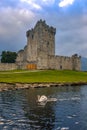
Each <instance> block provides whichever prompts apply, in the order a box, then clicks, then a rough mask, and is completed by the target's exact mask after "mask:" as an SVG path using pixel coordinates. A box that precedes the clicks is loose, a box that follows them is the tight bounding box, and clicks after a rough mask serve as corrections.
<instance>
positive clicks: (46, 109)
mask: <svg viewBox="0 0 87 130" xmlns="http://www.w3.org/2000/svg"><path fill="white" fill-rule="evenodd" d="M38 94H39V95H43V94H44V95H46V96H48V97H49V98H57V99H58V100H57V101H55V102H47V103H46V104H38V103H37V95H38ZM0 130H87V86H86V85H85V86H73V87H66V86H64V87H53V88H38V89H25V90H17V91H7V92H6V91H5V92H0Z"/></svg>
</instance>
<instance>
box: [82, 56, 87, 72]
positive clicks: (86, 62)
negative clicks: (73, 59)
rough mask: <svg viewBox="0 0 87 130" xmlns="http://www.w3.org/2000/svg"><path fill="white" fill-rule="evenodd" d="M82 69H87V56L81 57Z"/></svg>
mask: <svg viewBox="0 0 87 130" xmlns="http://www.w3.org/2000/svg"><path fill="white" fill-rule="evenodd" d="M81 70H82V71H87V58H85V57H82V58H81Z"/></svg>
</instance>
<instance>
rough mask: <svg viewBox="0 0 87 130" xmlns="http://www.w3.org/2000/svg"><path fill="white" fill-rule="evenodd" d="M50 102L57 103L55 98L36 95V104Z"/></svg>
mask: <svg viewBox="0 0 87 130" xmlns="http://www.w3.org/2000/svg"><path fill="white" fill-rule="evenodd" d="M52 101H57V99H56V98H47V97H46V96H45V95H42V96H40V95H38V102H52Z"/></svg>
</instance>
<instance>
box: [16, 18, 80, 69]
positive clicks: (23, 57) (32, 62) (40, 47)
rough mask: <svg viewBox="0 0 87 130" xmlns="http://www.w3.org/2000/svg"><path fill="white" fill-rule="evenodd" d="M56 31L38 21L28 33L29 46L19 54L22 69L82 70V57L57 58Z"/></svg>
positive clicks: (17, 61) (17, 60) (19, 63)
mask: <svg viewBox="0 0 87 130" xmlns="http://www.w3.org/2000/svg"><path fill="white" fill-rule="evenodd" d="M55 34H56V29H55V28H53V27H49V26H48V25H47V24H46V23H45V21H42V20H40V21H38V22H37V23H36V25H35V27H34V28H33V29H31V30H28V31H27V32H26V36H27V45H26V46H25V47H24V49H23V50H20V51H19V52H18V57H17V59H16V63H17V64H18V66H19V68H22V69H70V70H80V65H81V63H80V57H78V55H73V56H72V57H65V56H55Z"/></svg>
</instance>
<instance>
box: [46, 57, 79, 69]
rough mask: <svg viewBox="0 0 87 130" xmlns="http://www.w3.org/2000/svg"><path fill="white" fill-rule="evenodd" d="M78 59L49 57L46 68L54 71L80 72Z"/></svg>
mask: <svg viewBox="0 0 87 130" xmlns="http://www.w3.org/2000/svg"><path fill="white" fill-rule="evenodd" d="M80 62H81V60H80V58H79V57H74V58H73V57H65V56H49V58H48V68H49V69H56V70H61V69H63V70H66V69H67V70H81V63H80Z"/></svg>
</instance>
